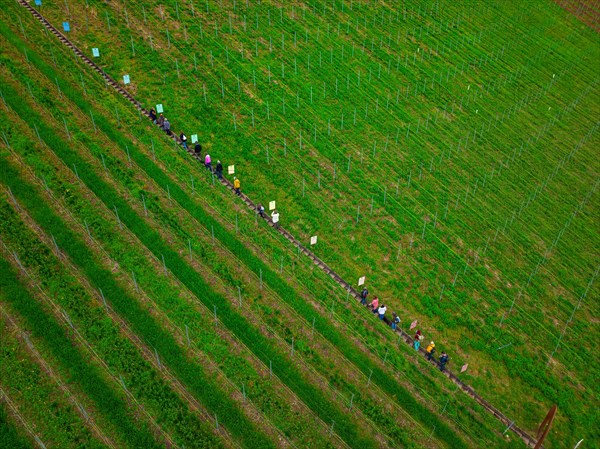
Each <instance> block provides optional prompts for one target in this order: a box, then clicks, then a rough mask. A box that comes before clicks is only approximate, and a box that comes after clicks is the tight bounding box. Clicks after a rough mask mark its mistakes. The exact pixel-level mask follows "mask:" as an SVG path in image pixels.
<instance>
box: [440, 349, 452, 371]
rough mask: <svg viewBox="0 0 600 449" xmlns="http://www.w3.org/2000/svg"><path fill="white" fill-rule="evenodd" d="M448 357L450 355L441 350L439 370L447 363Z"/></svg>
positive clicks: (443, 368) (442, 369)
mask: <svg viewBox="0 0 600 449" xmlns="http://www.w3.org/2000/svg"><path fill="white" fill-rule="evenodd" d="M449 359H450V357H448V354H446V353H445V352H444V351H442V355H441V356H440V371H444V370H445V369H446V363H448V360H449Z"/></svg>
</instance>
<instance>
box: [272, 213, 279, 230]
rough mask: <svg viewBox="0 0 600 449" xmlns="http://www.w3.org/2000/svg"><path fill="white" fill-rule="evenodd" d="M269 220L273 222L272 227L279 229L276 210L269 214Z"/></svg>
mask: <svg viewBox="0 0 600 449" xmlns="http://www.w3.org/2000/svg"><path fill="white" fill-rule="evenodd" d="M271 220H273V225H274V226H275V227H276V228H277V229H279V212H277V210H276V209H273V213H272V214H271Z"/></svg>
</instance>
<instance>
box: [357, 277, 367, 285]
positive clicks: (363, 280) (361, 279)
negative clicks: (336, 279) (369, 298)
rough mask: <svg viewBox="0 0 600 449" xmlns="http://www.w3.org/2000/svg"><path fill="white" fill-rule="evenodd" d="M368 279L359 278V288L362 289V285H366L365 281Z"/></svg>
mask: <svg viewBox="0 0 600 449" xmlns="http://www.w3.org/2000/svg"><path fill="white" fill-rule="evenodd" d="M366 278H367V277H366V276H362V277H359V278H358V286H359V287H360V286H361V285H364V283H365V279H366Z"/></svg>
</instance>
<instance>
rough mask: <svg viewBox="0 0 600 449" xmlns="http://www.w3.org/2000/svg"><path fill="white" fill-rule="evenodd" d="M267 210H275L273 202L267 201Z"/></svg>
mask: <svg viewBox="0 0 600 449" xmlns="http://www.w3.org/2000/svg"><path fill="white" fill-rule="evenodd" d="M269 210H275V201H269Z"/></svg>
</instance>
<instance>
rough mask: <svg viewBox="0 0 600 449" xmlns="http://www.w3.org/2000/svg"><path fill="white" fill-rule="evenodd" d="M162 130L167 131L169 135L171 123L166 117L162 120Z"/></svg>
mask: <svg viewBox="0 0 600 449" xmlns="http://www.w3.org/2000/svg"><path fill="white" fill-rule="evenodd" d="M163 131H164V132H166V133H167V136H170V135H171V123H170V122H169V120H167V119H166V118H165V121H164V122H163Z"/></svg>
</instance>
